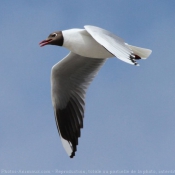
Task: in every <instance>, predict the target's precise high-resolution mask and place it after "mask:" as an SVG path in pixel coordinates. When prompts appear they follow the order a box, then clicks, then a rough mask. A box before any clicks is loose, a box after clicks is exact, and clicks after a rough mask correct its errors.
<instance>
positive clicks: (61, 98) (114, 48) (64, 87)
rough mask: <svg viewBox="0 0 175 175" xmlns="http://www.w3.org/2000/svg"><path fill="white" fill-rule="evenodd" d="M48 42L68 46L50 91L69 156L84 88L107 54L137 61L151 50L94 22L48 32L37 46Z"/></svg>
mask: <svg viewBox="0 0 175 175" xmlns="http://www.w3.org/2000/svg"><path fill="white" fill-rule="evenodd" d="M48 44H51V45H58V46H63V47H65V48H67V49H69V50H70V53H69V54H68V55H67V56H66V57H65V58H64V59H62V60H61V61H59V62H58V63H57V64H55V65H54V66H53V68H52V75H51V91H52V104H53V107H54V114H55V120H56V125H57V128H58V132H59V135H60V138H61V141H62V144H63V147H64V148H65V150H66V152H67V154H68V155H69V156H70V157H71V158H72V157H74V156H75V152H76V150H77V145H78V138H79V137H80V130H81V128H83V118H84V108H85V95H86V90H87V88H88V86H89V84H90V83H91V82H92V80H93V78H94V77H95V76H96V74H97V73H98V71H99V69H100V68H101V67H102V66H103V64H104V63H105V61H106V60H107V58H110V57H114V56H116V57H117V58H119V59H120V60H122V61H124V62H127V63H129V64H132V65H138V63H137V62H136V60H137V59H146V58H147V57H148V56H149V55H150V54H151V52H152V51H151V50H149V49H144V48H139V47H136V46H131V45H128V44H126V43H125V42H124V41H123V40H122V39H121V38H119V37H118V36H116V35H114V34H112V33H110V32H108V31H106V30H104V29H101V28H98V27H94V26H85V29H70V30H64V31H59V32H54V33H51V34H50V35H49V37H48V39H46V40H44V41H42V42H40V46H44V45H48Z"/></svg>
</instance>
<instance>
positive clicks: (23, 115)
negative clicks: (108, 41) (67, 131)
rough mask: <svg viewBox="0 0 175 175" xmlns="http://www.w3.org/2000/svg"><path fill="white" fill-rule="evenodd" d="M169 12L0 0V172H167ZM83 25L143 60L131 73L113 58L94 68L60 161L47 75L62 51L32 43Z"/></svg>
mask: <svg viewBox="0 0 175 175" xmlns="http://www.w3.org/2000/svg"><path fill="white" fill-rule="evenodd" d="M174 7H175V1H174V0H164V1H162V0H154V1H151V0H142V1H139V0H130V1H129V0H128V1H127V0H115V1H114V0H110V1H108V0H86V1H85V0H84V1H82V0H74V1H73V0H64V1H61V0H57V1H56V0H42V1H41V0H37V1H35V0H30V1H29V0H26V1H22V0H21V1H20V0H16V1H9V0H6V1H5V0H4V1H3V0H1V1H0V82H1V83H0V141H1V144H0V169H1V171H2V170H16V171H18V170H40V171H43V170H50V171H51V174H56V172H55V170H56V169H57V170H72V171H75V170H84V171H86V172H88V170H101V171H103V170H108V171H109V170H129V171H130V173H131V170H136V171H137V170H142V171H143V170H155V171H156V172H157V173H158V172H159V171H160V170H175V10H174ZM84 25H95V26H98V27H101V28H104V29H107V30H109V31H111V32H112V33H114V34H116V35H118V36H120V37H122V38H123V39H124V40H125V41H126V42H127V43H129V44H131V45H135V46H140V47H145V48H149V49H152V50H153V52H152V55H151V56H150V57H149V58H148V59H147V60H146V61H140V62H139V64H140V67H136V66H132V65H129V64H127V63H124V62H122V61H120V60H118V59H117V58H112V59H110V60H108V61H107V62H106V64H105V65H104V66H103V67H102V69H101V70H100V72H99V74H98V75H97V77H96V78H95V80H94V81H93V82H92V84H91V86H90V87H89V89H88V91H87V96H86V112H85V119H84V128H83V130H82V132H81V133H82V134H81V138H80V139H79V145H78V151H77V152H76V156H75V157H74V158H73V159H70V158H69V157H68V156H67V154H66V152H65V150H64V149H63V147H62V144H61V141H60V138H59V135H58V132H57V128H56V124H55V119H54V114H53V108H52V104H51V97H50V72H51V67H52V66H53V65H54V64H55V63H57V62H58V61H59V60H60V59H62V58H63V57H64V56H66V55H67V54H68V50H66V49H64V48H60V47H56V46H45V47H43V48H40V47H39V45H38V43H39V42H40V41H41V40H43V39H45V38H46V37H47V36H48V35H49V34H50V33H51V32H53V31H56V30H65V29H70V28H83V26H84ZM41 174H42V173H41ZM92 174H93V173H92ZM150 174H152V173H150Z"/></svg>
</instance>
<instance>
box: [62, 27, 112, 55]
mask: <svg viewBox="0 0 175 175" xmlns="http://www.w3.org/2000/svg"><path fill="white" fill-rule="evenodd" d="M62 33H63V37H64V43H63V46H64V47H66V48H67V49H69V50H70V51H71V52H73V53H76V54H78V55H81V56H84V57H90V58H110V57H113V56H114V55H112V54H111V53H110V52H109V51H108V50H106V49H105V48H104V47H103V46H102V45H100V44H99V43H98V42H97V41H96V40H94V38H93V37H92V36H91V35H90V34H89V33H88V32H87V31H86V30H85V29H70V30H65V31H62Z"/></svg>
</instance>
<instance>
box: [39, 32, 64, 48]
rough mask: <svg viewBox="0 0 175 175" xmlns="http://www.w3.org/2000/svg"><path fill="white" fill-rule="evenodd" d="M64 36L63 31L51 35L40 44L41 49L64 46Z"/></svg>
mask: <svg viewBox="0 0 175 175" xmlns="http://www.w3.org/2000/svg"><path fill="white" fill-rule="evenodd" d="M63 41H64V38H63V34H62V31H58V32H53V33H51V34H50V35H49V36H48V38H47V39H46V40H43V41H41V42H40V43H39V45H40V47H43V46H45V45H48V44H51V45H56V46H62V45H63Z"/></svg>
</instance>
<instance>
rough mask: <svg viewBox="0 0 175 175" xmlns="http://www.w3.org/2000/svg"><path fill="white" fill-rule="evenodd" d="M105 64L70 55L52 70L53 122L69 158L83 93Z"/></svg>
mask: <svg viewBox="0 0 175 175" xmlns="http://www.w3.org/2000/svg"><path fill="white" fill-rule="evenodd" d="M105 61H106V59H99V58H97V59H94V58H87V57H83V56H80V55H77V54H75V53H72V52H70V53H69V55H67V56H66V57H65V58H64V59H62V60H61V61H60V62H58V63H57V64H56V65H54V66H53V68H52V75H51V86H52V104H53V107H54V113H55V120H56V124H57V128H58V131H59V134H60V137H61V139H62V140H63V141H64V143H67V146H65V144H63V146H64V148H65V150H66V152H67V153H68V154H69V156H70V157H73V156H74V155H75V151H76V149H77V148H76V146H77V145H78V137H80V129H81V128H83V117H84V107H85V94H86V90H87V88H88V86H89V84H90V83H91V82H92V80H93V78H94V77H95V75H96V74H97V72H98V70H99V69H100V67H101V66H102V65H103V64H104V62H105ZM62 143H63V142H62ZM68 147H69V148H68Z"/></svg>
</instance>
